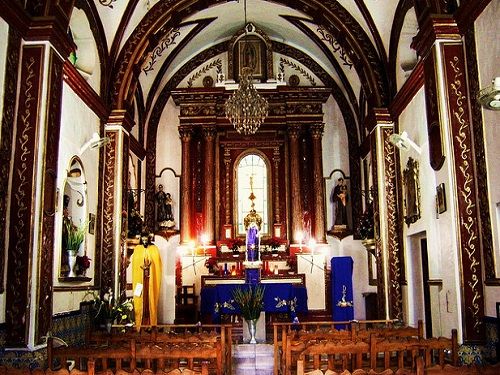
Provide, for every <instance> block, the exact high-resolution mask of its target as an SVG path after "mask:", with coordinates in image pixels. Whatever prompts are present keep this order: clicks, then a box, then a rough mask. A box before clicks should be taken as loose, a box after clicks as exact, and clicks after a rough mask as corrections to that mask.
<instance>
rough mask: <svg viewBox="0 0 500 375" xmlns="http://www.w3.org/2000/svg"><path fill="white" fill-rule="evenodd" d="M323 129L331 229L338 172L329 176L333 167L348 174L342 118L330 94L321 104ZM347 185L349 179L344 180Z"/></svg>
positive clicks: (345, 134) (326, 194)
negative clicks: (331, 197) (322, 104)
mask: <svg viewBox="0 0 500 375" xmlns="http://www.w3.org/2000/svg"><path fill="white" fill-rule="evenodd" d="M323 111H324V116H323V119H324V122H325V129H324V134H323V141H322V148H323V177H325V199H326V202H325V203H326V206H325V207H326V228H327V230H329V229H331V227H332V225H333V203H332V202H331V199H330V196H331V194H332V191H333V189H334V188H335V185H336V184H337V179H338V178H339V177H340V176H341V174H340V173H335V174H333V175H332V176H331V178H329V176H330V174H331V173H332V171H333V170H334V169H341V170H342V171H344V173H345V174H346V175H347V176H349V175H350V170H349V144H348V140H347V130H346V127H345V123H344V118H343V117H342V113H341V112H340V108H339V106H338V104H337V102H336V101H335V100H334V99H333V96H331V95H330V97H329V98H328V100H327V102H326V103H325V105H324V106H323ZM346 182H347V184H348V186H349V185H350V183H349V181H346Z"/></svg>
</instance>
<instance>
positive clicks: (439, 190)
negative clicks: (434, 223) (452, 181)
mask: <svg viewBox="0 0 500 375" xmlns="http://www.w3.org/2000/svg"><path fill="white" fill-rule="evenodd" d="M436 210H437V213H438V214H442V213H443V212H445V211H446V194H445V190H444V183H440V184H439V185H438V186H436Z"/></svg>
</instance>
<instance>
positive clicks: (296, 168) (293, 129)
mask: <svg viewBox="0 0 500 375" xmlns="http://www.w3.org/2000/svg"><path fill="white" fill-rule="evenodd" d="M299 134H300V125H289V126H288V142H289V146H290V192H291V203H292V207H291V211H292V212H291V219H292V220H291V221H292V233H291V238H292V241H294V242H296V240H297V239H296V236H297V233H298V232H301V231H302V230H303V228H302V197H301V194H300V155H299Z"/></svg>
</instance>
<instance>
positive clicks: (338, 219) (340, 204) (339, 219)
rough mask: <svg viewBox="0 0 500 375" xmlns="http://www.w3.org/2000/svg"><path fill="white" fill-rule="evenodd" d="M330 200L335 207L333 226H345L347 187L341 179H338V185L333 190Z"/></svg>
mask: <svg viewBox="0 0 500 375" xmlns="http://www.w3.org/2000/svg"><path fill="white" fill-rule="evenodd" d="M332 200H333V202H334V205H335V223H334V225H344V226H347V185H346V184H345V182H344V179H343V178H342V177H340V178H339V179H338V184H337V185H336V186H335V188H334V189H333V193H332Z"/></svg>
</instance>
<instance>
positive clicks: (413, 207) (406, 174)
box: [403, 158, 420, 226]
mask: <svg viewBox="0 0 500 375" xmlns="http://www.w3.org/2000/svg"><path fill="white" fill-rule="evenodd" d="M418 176H419V166H418V162H417V161H416V160H414V159H413V158H408V162H407V163H406V169H405V170H404V171H403V185H404V209H405V214H404V219H405V222H406V224H407V225H408V226H410V224H412V223H414V222H416V221H417V220H418V219H420V185H419V179H418Z"/></svg>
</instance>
